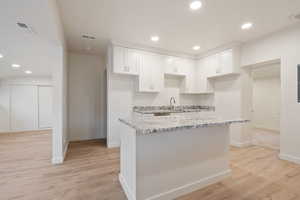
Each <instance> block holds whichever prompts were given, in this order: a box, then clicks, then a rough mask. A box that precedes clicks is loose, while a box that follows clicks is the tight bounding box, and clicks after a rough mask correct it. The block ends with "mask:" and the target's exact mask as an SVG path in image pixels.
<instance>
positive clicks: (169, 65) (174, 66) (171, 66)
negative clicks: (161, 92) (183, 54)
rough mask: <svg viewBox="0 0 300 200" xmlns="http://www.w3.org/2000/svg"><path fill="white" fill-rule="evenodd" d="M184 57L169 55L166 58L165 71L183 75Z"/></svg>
mask: <svg viewBox="0 0 300 200" xmlns="http://www.w3.org/2000/svg"><path fill="white" fill-rule="evenodd" d="M182 60H183V59H181V58H178V57H172V56H167V57H165V58H164V68H165V73H167V74H174V75H182V74H183V70H182V69H183V62H182Z"/></svg>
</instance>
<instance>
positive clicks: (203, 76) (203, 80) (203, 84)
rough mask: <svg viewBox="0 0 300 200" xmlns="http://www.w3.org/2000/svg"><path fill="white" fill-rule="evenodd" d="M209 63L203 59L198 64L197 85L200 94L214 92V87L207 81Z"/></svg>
mask: <svg viewBox="0 0 300 200" xmlns="http://www.w3.org/2000/svg"><path fill="white" fill-rule="evenodd" d="M206 64H207V62H206V60H205V59H201V60H199V61H198V62H197V66H196V70H195V71H196V72H195V74H196V78H195V80H196V84H197V89H198V91H199V92H211V91H212V86H211V83H210V81H209V80H208V79H207V76H208V74H207V71H206V69H207V67H209V66H206Z"/></svg>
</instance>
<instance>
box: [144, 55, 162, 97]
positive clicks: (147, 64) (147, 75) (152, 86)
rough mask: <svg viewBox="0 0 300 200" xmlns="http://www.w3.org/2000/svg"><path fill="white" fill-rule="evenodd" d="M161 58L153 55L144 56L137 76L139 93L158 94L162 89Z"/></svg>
mask: <svg viewBox="0 0 300 200" xmlns="http://www.w3.org/2000/svg"><path fill="white" fill-rule="evenodd" d="M162 62H163V61H162V58H161V56H159V55H155V54H144V55H143V56H142V65H141V67H140V75H139V91H140V92H159V91H160V90H161V89H162V87H163V80H164V77H163V69H162Z"/></svg>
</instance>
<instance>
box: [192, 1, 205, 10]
mask: <svg viewBox="0 0 300 200" xmlns="http://www.w3.org/2000/svg"><path fill="white" fill-rule="evenodd" d="M201 7H202V2H201V1H193V2H192V3H190V9H192V10H198V9H200V8H201Z"/></svg>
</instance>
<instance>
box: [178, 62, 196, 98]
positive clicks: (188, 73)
mask: <svg viewBox="0 0 300 200" xmlns="http://www.w3.org/2000/svg"><path fill="white" fill-rule="evenodd" d="M182 69H183V70H184V71H183V72H182V73H184V74H185V79H184V81H183V85H182V87H181V91H182V92H183V93H195V92H197V84H196V79H195V78H196V75H195V63H194V61H193V60H188V59H185V60H184V62H182Z"/></svg>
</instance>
